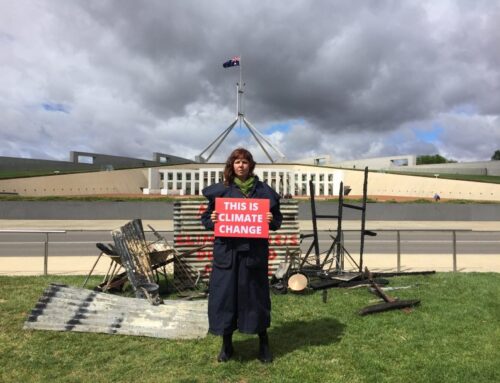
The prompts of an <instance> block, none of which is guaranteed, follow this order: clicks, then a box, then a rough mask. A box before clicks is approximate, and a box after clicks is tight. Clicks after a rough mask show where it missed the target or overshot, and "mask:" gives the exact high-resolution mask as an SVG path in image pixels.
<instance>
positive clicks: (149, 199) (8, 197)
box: [0, 194, 205, 202]
mask: <svg viewBox="0 0 500 383" xmlns="http://www.w3.org/2000/svg"><path fill="white" fill-rule="evenodd" d="M188 198H189V199H192V200H197V199H199V200H205V197H203V196H193V197H191V196H183V197H182V198H179V197H177V198H175V197H167V196H158V195H150V196H148V195H145V196H136V197H135V196H134V197H132V196H120V195H110V196H102V195H88V196H39V197H37V196H20V195H12V194H5V195H1V194H0V201H83V202H99V201H101V202H103V201H107V202H175V201H179V200H180V199H188Z"/></svg>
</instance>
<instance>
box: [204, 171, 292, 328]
mask: <svg viewBox="0 0 500 383" xmlns="http://www.w3.org/2000/svg"><path fill="white" fill-rule="evenodd" d="M203 195H204V196H205V197H206V198H207V199H208V207H207V210H206V211H205V212H204V213H203V214H202V216H201V221H202V223H203V225H204V226H205V227H206V228H207V229H209V230H213V229H214V223H213V222H212V220H211V219H210V215H211V214H212V212H213V211H214V208H215V198H217V197H223V198H263V199H264V198H265V199H268V200H269V202H270V204H269V205H270V210H271V213H272V214H273V219H272V221H271V222H270V224H269V229H270V230H278V229H279V228H280V226H281V222H282V220H283V216H282V215H281V211H280V203H279V199H280V197H279V195H278V194H277V193H276V192H275V191H274V190H273V189H272V188H271V187H270V186H268V185H267V184H265V183H263V182H261V181H259V179H258V178H257V177H255V183H254V186H253V188H252V190H251V191H250V192H249V193H248V195H247V196H245V195H244V194H243V193H242V192H241V190H240V189H239V188H238V187H237V186H236V185H235V184H231V185H229V186H225V185H224V184H223V183H218V184H215V185H211V186H209V187H207V188H205V189H203ZM268 256H269V241H268V240H267V239H265V238H226V237H217V238H215V240H214V249H213V262H212V273H211V275H210V285H209V286H210V287H209V298H208V322H209V330H210V332H212V333H213V334H216V335H224V334H228V333H232V332H233V331H235V330H236V329H238V330H239V331H240V332H244V333H248V334H257V333H260V332H262V331H264V330H265V329H267V328H268V327H269V326H270V325H271V300H270V297H269V280H268Z"/></svg>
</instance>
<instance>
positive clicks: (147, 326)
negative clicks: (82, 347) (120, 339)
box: [24, 284, 208, 339]
mask: <svg viewBox="0 0 500 383" xmlns="http://www.w3.org/2000/svg"><path fill="white" fill-rule="evenodd" d="M24 329H34V330H52V331H76V332H97V333H106V334H122V335H137V336H148V337H155V338H169V339H195V338H203V337H205V336H206V334H207V332H208V318H207V301H206V300H198V301H184V300H175V301H172V300H166V301H164V303H163V304H161V305H158V306H152V305H150V304H149V303H148V301H146V300H144V299H135V298H125V297H120V296H116V295H111V294H106V293H100V292H96V291H92V290H87V289H82V288H77V287H70V286H65V285H58V284H51V285H50V286H49V287H48V288H47V289H46V290H45V291H44V293H43V295H42V296H41V297H40V299H39V301H38V302H37V304H36V305H35V307H34V308H33V310H32V311H31V313H30V314H29V316H28V318H27V320H26V322H25V324H24Z"/></svg>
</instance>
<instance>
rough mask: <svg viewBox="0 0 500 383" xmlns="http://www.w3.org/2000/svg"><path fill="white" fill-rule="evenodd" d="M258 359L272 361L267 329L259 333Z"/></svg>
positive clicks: (265, 361) (266, 361)
mask: <svg viewBox="0 0 500 383" xmlns="http://www.w3.org/2000/svg"><path fill="white" fill-rule="evenodd" d="M259 360H260V361H261V362H262V363H271V362H272V361H273V354H271V349H270V348H269V337H268V336H267V331H263V332H261V333H259Z"/></svg>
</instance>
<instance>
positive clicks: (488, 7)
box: [0, 0, 500, 161]
mask: <svg viewBox="0 0 500 383" xmlns="http://www.w3.org/2000/svg"><path fill="white" fill-rule="evenodd" d="M498 20H500V3H499V2H491V1H475V2H470V1H431V0H429V1H404V2H401V1H389V0H388V1H377V2H373V1H358V2H347V1H313V2H311V1H305V0H304V1H301V0H296V1H289V2H278V1H269V2H262V3H258V2H257V3H256V2H254V1H253V2H251V1H234V2H227V1H209V2H207V1H180V0H179V1H176V0H173V1H159V0H158V1H147V2H137V1H132V0H120V1H118V0H115V1H111V0H108V1H106V0H98V1H97V0H96V1H65V2H54V1H48V0H47V1H38V2H32V1H28V0H19V1H16V2H7V1H2V2H0V57H1V62H2V71H1V74H0V107H1V109H0V113H1V117H2V118H1V122H0V127H1V131H0V139H1V142H2V145H1V146H0V155H3V156H23V157H33V158H58V159H66V158H67V156H68V152H69V151H70V150H82V151H90V152H98V153H107V154H114V155H127V156H134V157H140V158H148V157H149V156H150V155H151V153H152V152H165V153H170V154H174V155H178V156H182V157H189V158H193V157H194V156H195V155H196V154H199V153H200V152H201V151H202V150H203V149H204V148H205V147H206V146H207V145H208V144H209V143H210V142H211V141H212V140H213V139H214V138H215V137H216V136H217V135H219V134H220V133H221V132H222V131H223V130H224V129H225V128H226V127H227V126H228V125H229V124H230V123H231V122H232V121H233V120H234V118H235V116H236V110H235V104H236V97H235V96H236V82H237V81H239V70H238V68H229V69H224V68H222V65H221V64H222V63H223V62H224V61H226V60H228V59H229V58H231V57H233V56H237V55H240V56H241V63H242V67H241V69H242V73H243V76H244V82H245V83H246V86H245V104H244V105H245V114H246V117H247V118H248V119H249V120H250V121H251V122H252V123H253V124H254V126H256V127H257V128H258V129H259V130H260V131H261V132H263V133H264V134H266V135H267V136H268V137H269V139H270V140H271V141H272V142H274V143H275V144H276V145H277V146H278V147H279V148H280V149H281V150H282V151H283V152H284V153H285V154H286V155H287V157H288V158H290V159H298V158H302V157H309V156H312V155H322V154H329V155H331V156H332V157H333V159H334V160H347V159H354V158H366V157H375V156H388V155H394V154H434V153H440V154H442V155H445V156H446V157H448V158H453V159H455V160H464V161H466V160H486V159H489V158H490V157H491V155H492V154H493V152H494V151H495V150H497V149H499V147H500V119H499V115H500V48H498V46H499V45H498V41H496V40H497V36H499V35H500V30H499V29H500V26H499V25H500V24H499V23H498ZM236 145H244V146H247V147H249V148H250V149H251V150H253V151H255V153H256V155H257V158H258V159H259V160H261V161H263V160H265V157H264V155H263V154H262V153H261V151H260V149H259V147H258V145H257V144H256V143H254V142H253V141H252V139H251V136H249V134H248V132H247V131H246V130H245V129H244V128H243V127H241V128H239V127H238V128H237V129H235V131H234V132H233V133H231V134H230V135H229V136H228V139H227V141H226V142H225V143H224V144H223V145H222V146H221V148H220V149H219V152H218V154H217V155H215V156H214V159H215V160H220V159H223V158H224V157H225V156H226V155H227V152H228V151H229V150H231V149H232V148H233V147H234V146H236Z"/></svg>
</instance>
